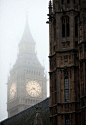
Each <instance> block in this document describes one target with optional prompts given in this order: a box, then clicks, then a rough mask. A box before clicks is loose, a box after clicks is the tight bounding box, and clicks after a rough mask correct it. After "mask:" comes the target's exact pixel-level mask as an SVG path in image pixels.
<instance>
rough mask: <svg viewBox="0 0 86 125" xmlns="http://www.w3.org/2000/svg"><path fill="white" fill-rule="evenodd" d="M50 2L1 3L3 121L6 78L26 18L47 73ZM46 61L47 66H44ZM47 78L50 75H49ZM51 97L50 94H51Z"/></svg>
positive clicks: (0, 111)
mask: <svg viewBox="0 0 86 125" xmlns="http://www.w3.org/2000/svg"><path fill="white" fill-rule="evenodd" d="M48 1H49V0H0V121H1V120H3V119H5V118H7V112H6V110H7V105H6V103H7V85H6V83H7V78H8V76H9V70H10V69H11V68H12V67H13V65H14V63H15V61H16V58H17V53H18V43H19V41H20V39H21V37H22V34H23V31H24V28H25V22H26V15H28V23H29V28H30V31H31V33H32V36H33V38H34V40H35V42H36V50H37V56H38V59H39V60H40V62H41V64H42V65H45V69H46V72H48V67H49V64H48V55H49V30H48V25H47V24H46V21H47V18H48V17H47V14H48ZM43 60H45V61H44V64H43ZM47 78H48V73H47ZM48 95H49V93H48Z"/></svg>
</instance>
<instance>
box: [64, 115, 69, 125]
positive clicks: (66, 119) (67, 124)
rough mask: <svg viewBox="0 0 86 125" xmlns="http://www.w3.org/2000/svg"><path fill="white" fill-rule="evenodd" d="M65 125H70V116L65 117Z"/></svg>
mask: <svg viewBox="0 0 86 125" xmlns="http://www.w3.org/2000/svg"><path fill="white" fill-rule="evenodd" d="M65 125H70V118H69V116H66V117H65Z"/></svg>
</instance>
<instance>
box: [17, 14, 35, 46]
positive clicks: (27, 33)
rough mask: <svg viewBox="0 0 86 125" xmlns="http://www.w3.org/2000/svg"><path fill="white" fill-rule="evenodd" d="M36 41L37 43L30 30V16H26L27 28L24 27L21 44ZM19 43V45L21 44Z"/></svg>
mask: <svg viewBox="0 0 86 125" xmlns="http://www.w3.org/2000/svg"><path fill="white" fill-rule="evenodd" d="M23 42H25V43H34V44H35V41H34V39H33V37H32V34H31V32H30V29H29V25H28V16H26V24H25V29H24V32H23V35H22V38H21V40H20V44H21V43H23ZM20 44H19V45H20Z"/></svg>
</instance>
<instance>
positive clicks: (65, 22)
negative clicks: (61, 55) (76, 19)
mask: <svg viewBox="0 0 86 125" xmlns="http://www.w3.org/2000/svg"><path fill="white" fill-rule="evenodd" d="M65 36H67V37H68V36H70V20H69V17H68V16H64V17H62V37H65Z"/></svg>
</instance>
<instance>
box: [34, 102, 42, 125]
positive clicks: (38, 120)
mask: <svg viewBox="0 0 86 125" xmlns="http://www.w3.org/2000/svg"><path fill="white" fill-rule="evenodd" d="M40 109H41V108H40V107H39V103H38V104H37V107H36V116H35V119H34V125H43V122H42V118H41V114H40Z"/></svg>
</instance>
